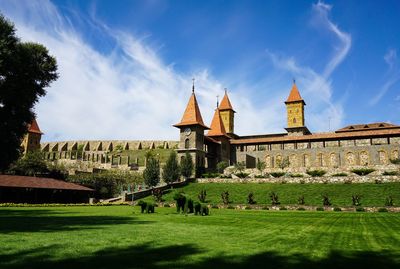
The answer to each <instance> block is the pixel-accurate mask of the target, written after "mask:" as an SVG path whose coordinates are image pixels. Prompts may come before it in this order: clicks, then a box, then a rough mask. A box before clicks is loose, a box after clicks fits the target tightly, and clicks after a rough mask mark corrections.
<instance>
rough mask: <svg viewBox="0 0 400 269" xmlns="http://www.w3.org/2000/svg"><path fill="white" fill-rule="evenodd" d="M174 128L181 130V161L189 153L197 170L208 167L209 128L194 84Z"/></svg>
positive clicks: (179, 156)
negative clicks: (205, 138) (206, 158)
mask: <svg viewBox="0 0 400 269" xmlns="http://www.w3.org/2000/svg"><path fill="white" fill-rule="evenodd" d="M174 127H177V128H179V133H180V140H179V141H180V142H179V148H178V149H177V152H178V158H179V161H180V160H181V159H182V157H183V156H185V154H186V153H189V154H190V155H191V156H192V159H193V164H194V167H195V169H196V170H197V169H198V168H204V167H205V165H206V163H205V155H206V153H205V151H204V131H205V130H208V129H209V128H208V127H207V126H206V125H205V124H204V122H203V118H202V117H201V113H200V109H199V105H198V103H197V99H196V94H195V93H194V84H193V87H192V95H191V96H190V98H189V102H188V104H187V106H186V109H185V112H184V113H183V116H182V119H181V121H180V122H179V123H177V124H175V125H174Z"/></svg>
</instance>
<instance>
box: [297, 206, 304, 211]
mask: <svg viewBox="0 0 400 269" xmlns="http://www.w3.org/2000/svg"><path fill="white" fill-rule="evenodd" d="M305 210H306V209H305V208H304V207H298V208H297V211H305Z"/></svg>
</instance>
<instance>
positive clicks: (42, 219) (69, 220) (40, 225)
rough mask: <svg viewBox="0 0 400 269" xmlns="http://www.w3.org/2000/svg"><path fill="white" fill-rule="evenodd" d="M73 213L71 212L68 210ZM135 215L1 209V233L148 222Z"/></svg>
mask: <svg viewBox="0 0 400 269" xmlns="http://www.w3.org/2000/svg"><path fill="white" fill-rule="evenodd" d="M68 213H71V212H68ZM151 222H152V221H139V220H137V219H136V218H135V217H134V216H132V217H119V216H98V215H97V216H90V215H88V216H85V215H78V216H71V215H66V214H65V212H64V213H63V212H61V211H56V210H46V209H40V210H37V209H35V210H12V209H7V210H0V234H1V233H17V232H57V231H70V230H78V229H79V230H81V229H94V228H97V227H99V226H105V225H118V224H147V223H151Z"/></svg>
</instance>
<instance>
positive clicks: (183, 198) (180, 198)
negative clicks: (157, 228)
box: [173, 192, 194, 214]
mask: <svg viewBox="0 0 400 269" xmlns="http://www.w3.org/2000/svg"><path fill="white" fill-rule="evenodd" d="M173 199H174V200H175V201H176V211H177V212H178V213H180V212H182V213H185V214H186V213H193V212H194V205H193V200H192V199H191V198H189V197H188V196H187V195H186V194H185V193H184V192H176V193H175V194H174V196H173Z"/></svg>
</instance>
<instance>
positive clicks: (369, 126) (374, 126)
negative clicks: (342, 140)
mask: <svg viewBox="0 0 400 269" xmlns="http://www.w3.org/2000/svg"><path fill="white" fill-rule="evenodd" d="M396 128H400V126H399V125H394V124H391V123H386V122H374V123H366V124H352V125H348V126H346V127H343V128H341V129H339V130H336V131H335V132H336V133H340V132H354V131H370V130H382V129H396Z"/></svg>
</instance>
